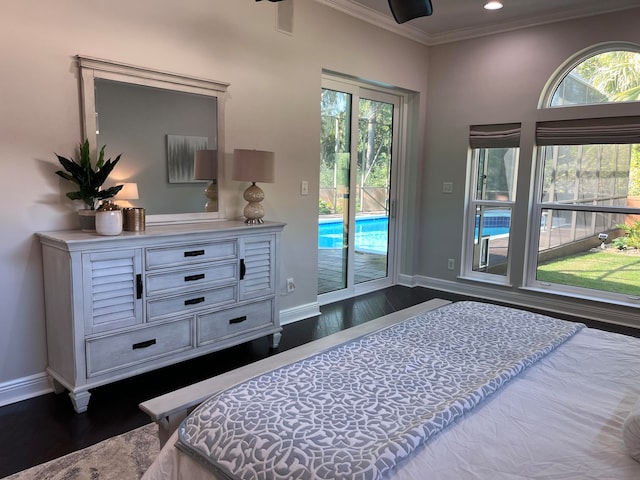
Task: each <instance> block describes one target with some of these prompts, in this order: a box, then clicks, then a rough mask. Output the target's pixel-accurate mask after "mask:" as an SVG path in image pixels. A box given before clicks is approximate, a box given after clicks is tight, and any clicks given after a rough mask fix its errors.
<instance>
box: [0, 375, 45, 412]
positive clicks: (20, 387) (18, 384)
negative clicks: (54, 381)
mask: <svg viewBox="0 0 640 480" xmlns="http://www.w3.org/2000/svg"><path fill="white" fill-rule="evenodd" d="M51 392H53V389H52V388H51V384H50V383H49V376H48V375H47V374H46V373H44V372H42V373H37V374H35V375H31V376H28V377H22V378H17V379H15V380H11V381H9V382H4V383H0V407H4V406H5V405H10V404H12V403H16V402H20V401H22V400H27V399H29V398H33V397H38V396H40V395H44V394H45V393H51Z"/></svg>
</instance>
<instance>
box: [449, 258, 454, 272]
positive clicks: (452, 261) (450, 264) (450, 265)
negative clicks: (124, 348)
mask: <svg viewBox="0 0 640 480" xmlns="http://www.w3.org/2000/svg"><path fill="white" fill-rule="evenodd" d="M447 268H448V269H449V270H454V269H455V268H456V260H455V259H454V258H450V259H449V260H447Z"/></svg>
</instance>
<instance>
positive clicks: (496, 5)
mask: <svg viewBox="0 0 640 480" xmlns="http://www.w3.org/2000/svg"><path fill="white" fill-rule="evenodd" d="M484 8H485V10H500V9H501V8H502V3H501V2H498V1H497V0H491V1H490V2H487V3H485V4H484Z"/></svg>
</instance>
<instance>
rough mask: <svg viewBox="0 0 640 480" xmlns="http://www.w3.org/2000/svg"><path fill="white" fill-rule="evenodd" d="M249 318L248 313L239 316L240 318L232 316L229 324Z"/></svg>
mask: <svg viewBox="0 0 640 480" xmlns="http://www.w3.org/2000/svg"><path fill="white" fill-rule="evenodd" d="M246 319H247V316H246V315H243V316H242V317H238V318H232V319H231V320H229V325H233V324H234V323H242V322H244V321H245V320H246Z"/></svg>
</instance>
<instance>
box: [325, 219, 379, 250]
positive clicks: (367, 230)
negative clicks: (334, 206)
mask: <svg viewBox="0 0 640 480" xmlns="http://www.w3.org/2000/svg"><path fill="white" fill-rule="evenodd" d="M355 233H356V238H355V249H356V251H359V252H370V253H378V254H386V253H387V243H388V241H389V217H387V216H371V217H368V216H367V217H358V218H356V232H355ZM342 240H343V222H342V219H340V218H332V219H326V220H320V221H319V223H318V248H342V246H343V243H342Z"/></svg>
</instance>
